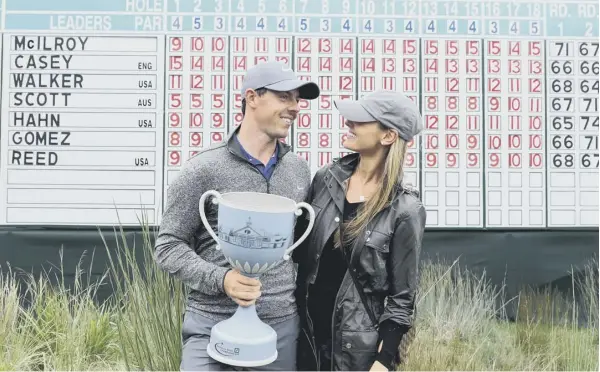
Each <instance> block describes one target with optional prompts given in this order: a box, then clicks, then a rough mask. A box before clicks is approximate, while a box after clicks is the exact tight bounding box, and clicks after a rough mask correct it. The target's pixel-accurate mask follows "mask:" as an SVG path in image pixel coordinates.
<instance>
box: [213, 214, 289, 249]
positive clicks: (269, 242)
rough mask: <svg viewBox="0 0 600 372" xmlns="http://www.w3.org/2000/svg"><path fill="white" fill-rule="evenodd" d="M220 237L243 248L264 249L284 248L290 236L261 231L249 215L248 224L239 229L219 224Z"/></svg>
mask: <svg viewBox="0 0 600 372" xmlns="http://www.w3.org/2000/svg"><path fill="white" fill-rule="evenodd" d="M218 235H219V239H221V240H222V241H224V242H227V243H229V244H233V245H237V246H239V247H243V248H250V249H264V248H272V249H276V248H282V247H285V246H286V243H287V240H288V238H286V237H282V236H281V235H280V234H269V233H268V232H266V231H264V230H263V231H262V232H259V231H257V230H256V229H255V228H254V227H252V218H250V217H248V221H247V222H246V226H244V227H242V228H239V229H237V230H234V229H230V230H229V232H226V228H224V227H223V226H222V225H219V233H218Z"/></svg>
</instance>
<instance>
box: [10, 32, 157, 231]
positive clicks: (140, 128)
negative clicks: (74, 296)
mask: <svg viewBox="0 0 600 372" xmlns="http://www.w3.org/2000/svg"><path fill="white" fill-rule="evenodd" d="M3 43H4V46H5V48H4V61H3V66H4V69H3V76H2V78H3V100H2V123H3V125H2V132H1V138H2V142H1V145H2V146H1V147H2V149H3V153H2V157H1V158H2V166H1V168H0V179H2V181H3V183H2V186H1V187H2V190H1V192H0V195H2V201H1V202H2V206H0V207H2V210H3V211H5V214H3V215H2V216H0V218H1V219H2V222H3V223H7V224H48V225H69V224H77V225H87V224H93V225H98V224H99V225H105V224H106V225H108V224H116V223H123V224H138V223H139V219H140V218H142V217H143V218H146V219H147V221H148V222H149V223H155V222H156V221H157V217H158V213H159V207H160V200H161V195H160V193H159V192H157V190H158V188H157V185H160V182H161V180H162V172H161V171H160V169H161V165H162V152H161V151H160V143H161V142H162V115H159V114H158V110H157V108H158V107H159V106H158V103H159V102H162V101H163V99H162V92H163V86H162V78H161V76H162V71H161V68H160V67H159V66H160V60H161V59H162V56H161V54H162V50H163V48H164V45H162V44H163V39H162V38H157V37H150V36H149V37H134V36H133V37H132V36H124V37H119V36H67V35H60V36H58V35H56V36H44V35H40V34H6V35H4V41H3ZM142 208H143V209H144V216H142V214H141V209H142Z"/></svg>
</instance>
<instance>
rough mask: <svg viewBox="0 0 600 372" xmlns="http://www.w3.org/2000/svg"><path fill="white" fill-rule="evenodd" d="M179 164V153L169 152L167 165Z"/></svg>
mask: <svg viewBox="0 0 600 372" xmlns="http://www.w3.org/2000/svg"><path fill="white" fill-rule="evenodd" d="M180 162H181V152H180V151H169V165H179V164H180Z"/></svg>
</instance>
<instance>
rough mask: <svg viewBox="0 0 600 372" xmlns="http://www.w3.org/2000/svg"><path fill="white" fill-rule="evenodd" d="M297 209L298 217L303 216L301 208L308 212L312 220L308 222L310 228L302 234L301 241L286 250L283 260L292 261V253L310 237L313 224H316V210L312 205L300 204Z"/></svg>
mask: <svg viewBox="0 0 600 372" xmlns="http://www.w3.org/2000/svg"><path fill="white" fill-rule="evenodd" d="M296 207H297V209H296V216H300V215H301V214H302V211H301V210H300V208H304V209H306V210H307V211H308V214H309V215H310V220H309V222H308V227H307V228H306V231H305V232H304V234H302V236H301V237H300V239H298V240H297V241H296V242H295V243H294V244H293V245H292V246H291V247H289V248H288V249H286V250H285V253H284V255H283V259H284V260H286V261H287V260H289V259H290V253H291V252H292V251H293V250H294V249H296V247H297V246H299V245H300V244H302V242H303V241H304V240H305V239H306V238H307V237H308V234H310V232H311V230H312V227H313V224H314V223H315V210H314V209H313V207H311V206H310V204H308V203H305V202H300V203H297V204H296Z"/></svg>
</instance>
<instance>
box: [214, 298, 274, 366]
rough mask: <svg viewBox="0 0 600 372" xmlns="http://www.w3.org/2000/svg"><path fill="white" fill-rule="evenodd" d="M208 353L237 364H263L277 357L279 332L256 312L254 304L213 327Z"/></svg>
mask: <svg viewBox="0 0 600 372" xmlns="http://www.w3.org/2000/svg"><path fill="white" fill-rule="evenodd" d="M207 353H208V355H209V356H210V357H211V358H213V359H214V360H216V361H218V362H221V363H224V364H227V365H231V366H236V367H260V366H265V365H267V364H270V363H273V362H274V361H275V359H277V355H278V354H277V333H276V332H275V330H273V328H271V327H270V326H269V325H268V324H265V323H264V322H263V321H262V320H260V318H259V317H258V315H257V314H256V307H255V306H254V305H252V306H249V307H241V306H239V307H238V309H237V311H236V312H235V314H233V316H232V317H231V318H229V319H226V320H223V321H221V322H219V323H217V324H215V325H214V326H213V327H212V330H211V332H210V342H209V344H208V348H207Z"/></svg>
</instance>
